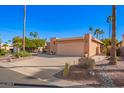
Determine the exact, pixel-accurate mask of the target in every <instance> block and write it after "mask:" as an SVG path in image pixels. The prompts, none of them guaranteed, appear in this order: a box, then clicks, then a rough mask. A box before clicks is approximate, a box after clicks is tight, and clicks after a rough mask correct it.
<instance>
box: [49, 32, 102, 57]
mask: <svg viewBox="0 0 124 93" xmlns="http://www.w3.org/2000/svg"><path fill="white" fill-rule="evenodd" d="M102 44H103V43H102V42H101V41H100V40H98V39H96V38H93V37H92V36H91V35H90V34H85V35H84V37H74V38H61V39H57V38H51V40H50V50H49V52H50V53H51V54H55V55H59V56H85V55H87V56H94V55H98V54H100V53H101V45H102Z"/></svg>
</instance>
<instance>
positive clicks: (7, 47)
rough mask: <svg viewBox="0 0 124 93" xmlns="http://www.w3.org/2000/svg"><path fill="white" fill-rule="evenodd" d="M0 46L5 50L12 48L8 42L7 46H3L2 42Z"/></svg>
mask: <svg viewBox="0 0 124 93" xmlns="http://www.w3.org/2000/svg"><path fill="white" fill-rule="evenodd" d="M0 48H1V49H6V50H11V49H13V46H12V45H10V44H8V46H6V47H5V46H4V45H3V44H1V45H0Z"/></svg>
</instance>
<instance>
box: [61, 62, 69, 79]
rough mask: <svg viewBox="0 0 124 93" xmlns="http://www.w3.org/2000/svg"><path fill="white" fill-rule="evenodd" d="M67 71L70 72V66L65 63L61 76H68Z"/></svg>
mask: <svg viewBox="0 0 124 93" xmlns="http://www.w3.org/2000/svg"><path fill="white" fill-rule="evenodd" d="M69 70H70V66H69V64H68V63H65V67H64V71H63V76H64V77H67V76H68V75H69Z"/></svg>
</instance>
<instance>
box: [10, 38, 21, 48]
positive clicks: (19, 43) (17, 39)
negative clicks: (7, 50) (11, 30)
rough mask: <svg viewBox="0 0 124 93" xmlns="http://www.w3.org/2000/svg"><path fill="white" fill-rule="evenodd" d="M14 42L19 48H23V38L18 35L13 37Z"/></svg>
mask: <svg viewBox="0 0 124 93" xmlns="http://www.w3.org/2000/svg"><path fill="white" fill-rule="evenodd" d="M12 43H13V45H14V46H16V47H17V48H22V38H21V37H19V36H16V37H14V38H13V40H12Z"/></svg>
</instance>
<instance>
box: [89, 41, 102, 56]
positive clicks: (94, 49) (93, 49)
mask: <svg viewBox="0 0 124 93" xmlns="http://www.w3.org/2000/svg"><path fill="white" fill-rule="evenodd" d="M97 47H98V50H97ZM97 51H98V52H100V44H99V43H96V42H94V41H92V42H91V46H90V56H94V55H96V54H97Z"/></svg>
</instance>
